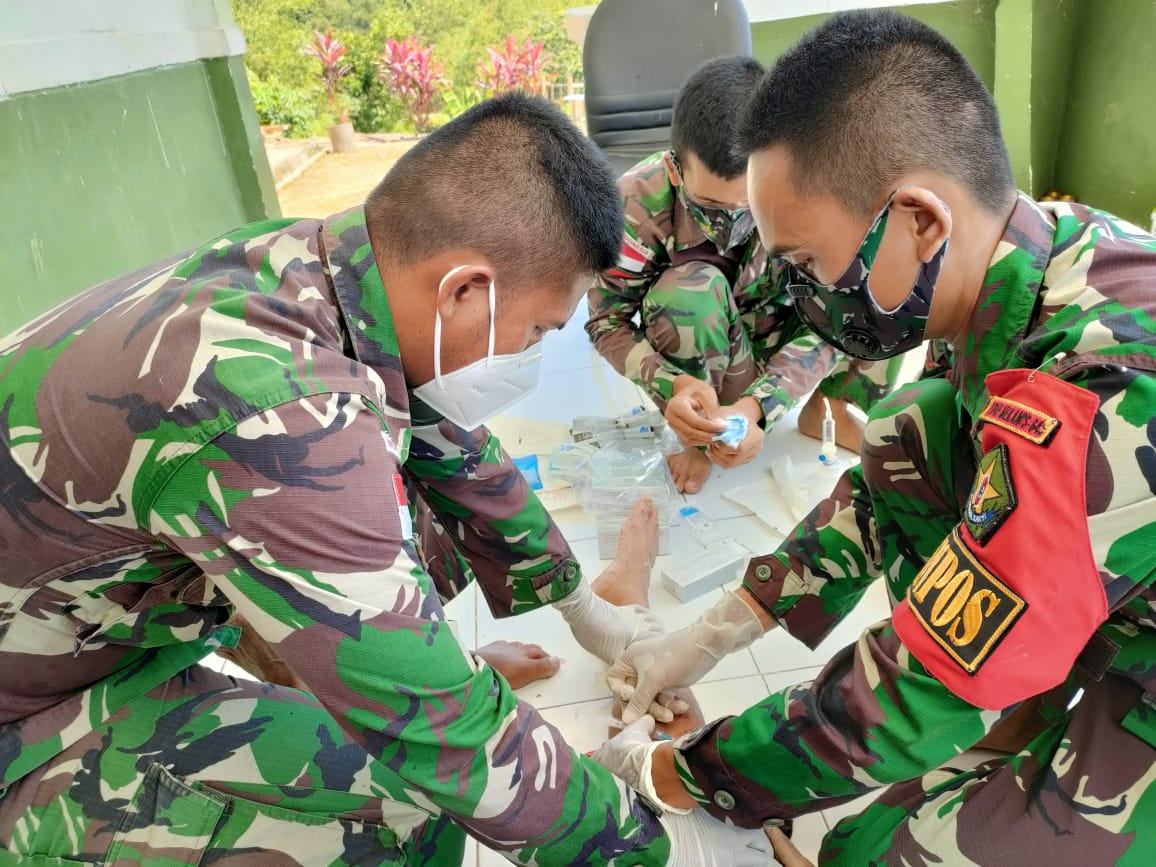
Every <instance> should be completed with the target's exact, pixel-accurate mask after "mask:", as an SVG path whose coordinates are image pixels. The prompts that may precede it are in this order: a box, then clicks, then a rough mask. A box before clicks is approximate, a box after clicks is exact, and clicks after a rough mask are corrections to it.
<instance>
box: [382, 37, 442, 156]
mask: <svg viewBox="0 0 1156 867" xmlns="http://www.w3.org/2000/svg"><path fill="white" fill-rule="evenodd" d="M380 75H381V80H382V81H384V82H385V83H386V85H387V86H388V87H389V88H390V89H391V90H392V91H393V92H394V93H396V94H397V95H398V97H400V98H401V101H402V102H403V103H405V106H406V108H407V109H409V115H410V117H411V118H412V119H413V126H414V129H415V130H417V132H419V133H421V132H425V131H426V130H427V129H428V128H429V116H430V114H431V113H432V112H433V110H434V109H435V108H436V107H437V101H438V96H439V94H440V92H441V89H442V88H443V87H444V86H445V85H446V83H447V81H446V76H445V64H443V63H442V62H441V61H439V60H435V59H434V56H433V46H432V45H429V46H423V45H422V44H421V43H420V42H419V41H418V39H417V37H416V36H407V37H406V38H405V39H404V40H403V41H401V42H398V41H397V40H396V39H389V40H387V41H386V43H385V50H384V51H383V52H382V53H381V72H380Z"/></svg>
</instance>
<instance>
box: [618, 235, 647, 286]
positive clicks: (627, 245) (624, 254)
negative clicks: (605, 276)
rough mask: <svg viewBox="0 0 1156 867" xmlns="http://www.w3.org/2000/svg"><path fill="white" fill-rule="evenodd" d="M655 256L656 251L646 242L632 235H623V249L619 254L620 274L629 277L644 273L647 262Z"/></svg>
mask: <svg viewBox="0 0 1156 867" xmlns="http://www.w3.org/2000/svg"><path fill="white" fill-rule="evenodd" d="M653 258H654V253H652V252H651V251H650V248H648V247H647V246H646V245H645V244H643V243H642V242H641V241H637V240H635V239H634V238H632V237H630V235H623V236H622V250H621V251H620V252H619V254H618V267H617V268H615V269H614V271H617V272H618V276H621V277H625V278H627V279H629V278H630V277H636V276H638V275H639V274H641V273H642V269H643V268H644V267H646V263H648V262H650V261H651V260H652V259H653Z"/></svg>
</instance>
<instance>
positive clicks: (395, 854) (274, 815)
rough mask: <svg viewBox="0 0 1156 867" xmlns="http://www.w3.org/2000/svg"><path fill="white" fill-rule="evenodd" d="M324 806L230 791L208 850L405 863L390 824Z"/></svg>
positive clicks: (299, 859) (266, 858) (318, 860)
mask: <svg viewBox="0 0 1156 867" xmlns="http://www.w3.org/2000/svg"><path fill="white" fill-rule="evenodd" d="M283 797H284V796H283ZM325 806H326V805H323V804H322V803H320V802H319V801H313V802H312V803H310V799H309V798H308V797H306V798H303V799H302V800H301V803H300V809H299V810H293V809H287V808H285V807H279V806H276V805H274V804H266V803H262V802H259V801H250V800H245V799H242V798H238V797H230V798H229V811H228V815H227V816H226V818H225V821H224V822H223V823H222V825H221V827H220V828H219V829H218V831H217V834H216V836H215V837H214V838H213V841H212V845H211V847H210V850H211V851H212V852H214V853H216V852H217V851H218V850H220V851H221V853H222V854H223V853H227V852H229V851H231V850H237V851H242V852H252V853H254V858H255V859H260V860H255V862H254V863H261V864H264V863H269V864H277V865H288V864H300V865H303V867H311V865H314V864H342V865H371V864H372V865H383V864H392V865H400V864H405V863H407V857H406V855H407V853H406V851H405V849H403V847H402V845H401V844H400V842H399V840H398V836H397V834H396V833H395V832H394V831H393V830H391V829H390V828H388V827H386V826H384V825H380V824H376V823H372V822H365V821H360V819H359V818H358V817H355V816H353V815H348V814H347V815H334V814H332V813H328V812H320V810H324V809H325ZM309 810H318V811H319V812H309ZM405 842H406V843H409V841H408V840H407V841H405ZM256 853H260V854H259V855H258V854H256ZM459 863H460V860H459Z"/></svg>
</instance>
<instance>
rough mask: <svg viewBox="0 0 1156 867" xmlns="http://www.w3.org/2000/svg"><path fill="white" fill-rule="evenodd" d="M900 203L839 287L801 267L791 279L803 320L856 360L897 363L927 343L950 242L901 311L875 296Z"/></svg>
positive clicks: (876, 225)
mask: <svg viewBox="0 0 1156 867" xmlns="http://www.w3.org/2000/svg"><path fill="white" fill-rule="evenodd" d="M894 198H895V193H892V194H891V198H889V199H888V200H887V204H886V205H884V206H883V210H881V211H880V212H879V215H878V216H877V217H876V218H875V221H874V222H873V223H872V224H871V228H870V229H869V230H868V231H867V236H866V237H865V238H864V239H863V243H862V244H860V245H859V251H858V252H857V253H856V254H855V258H854V259H852V260H851V264H850V265H849V266H848V268H847V270H846V271H844V272H843V275H842V276H841V277H839V278H838V279H837V280H836V281H835V282H834V283H830V284H827V283H820V282H819V281H818V280H816V279H814V278H813V277H811V276H809V275H808V274H806V273H804V272H803V271H802V270H801V269H799V268H798V267H792V268H791V272H792V273H791V275H790V277H789V278H788V283H787V292H788V293H789V294H790V296H791V298H792V299H793V300H794V304H795V309H796V310H797V311H798V312H799V317H800V318H801V319H802V320H803V321H804V322H806V323H807V325H809V326H810V328H811V330H813V331H814V332H815V333H816V334H818V335H819V336H820V337H822V338H823V339H824V340H825V341H827V342H828V343H830V344H831V345H832V346H834V347H836V348H838V349H840V350H842V351H843V352H845V353H846V354H847V355H851V356H854V357H855V358H865V359H870V360H873V361H874V360H878V359H881V358H891V357H892V356H895V355H899V354H901V353H904V352H906V351H907V350H909V349H913V348H914V347H916V346H918V345H919V344H920V343H922V342H923V334H924V332H925V331H926V329H927V316H928V313H929V312H930V310H931V298H932V296H933V295H934V294H935V284H936V283H937V282H938V280H939V272H940V270H941V268H942V267H943V257H944V256H945V255H946V254H947V244H948V240H950V239H944V242H943V244H942V245H941V246H940V248H939V249H938V250H937V251H936V253H935V255H934V256H932V257H931V261H930V262H925V263H923V264H922V266H921V267H920V269H919V276H918V277H917V278H916V280H915V285H914V286H913V287H912V288H911V293H910V294H909V295H908V296H907V298H906V299H905V300H904V301H903V302H902V303H901V304H900V305H899V306H898V307H896V308H895V309H893V310H884V309H883V308H882V307H880V306H879V304H878V302H876V300H875V296H874V295H872V294H871V267H872V266H873V265H874V264H875V257H876V256H877V255H878V253H879V244H880V242H881V241H882V240H883V232H884V230H885V229H886V228H887V216H888V214H889V213H890V212H891V201H892V199H894ZM944 207H945V208H946V207H947V205H944Z"/></svg>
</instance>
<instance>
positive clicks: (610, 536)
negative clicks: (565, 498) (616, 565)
mask: <svg viewBox="0 0 1156 867" xmlns="http://www.w3.org/2000/svg"><path fill="white" fill-rule="evenodd" d="M557 454H558V453H557V452H556V453H555V455H557ZM551 466H554V459H553V458H552V459H551ZM569 479H570V484H571V486H572V487H573V490H574V496H575V499H577V501H578V503H579V505H581V506H582V508H584V509H585V510H586V511H587V512H589V513H590V514H591V515H592V516H593V517H594V525H595V528H596V531H597V538H598V555H599V557H601V558H602V559H603V560H609V559H611V558H613V557H614V553H615V550H616V549H617V547H618V537H619V534H620V533H621V531H622V525H623V523H625V521H626V519H627V517H629V515H630V510H631V509H632V508H633V507H634V504H635V502H637V501H638V500H639V499H640V498H642V497H649V498H650V499H651V500H652V501H653V502H654V506H655V509H656V510H657V511H658V553H659V554H668V553H670V523H671V520H672V519H673V518H674V516H675V514H676V513H677V511H678V508H679V506H681V505H682V499H681V497H679V494H678V489H677V488H676V487H675V486H674V479H672V478H671V476H670V470H669V469H668V468H667V465H666V456H665V455H664V454H663V452H662V450H661V449H659V448H658V447H657V444H655V443H653V442H652V443H650V444H649V445H646V446H639V445H635V444H633V443H630V442H628V441H626V440H622V441H616V442H611V443H610V444H608V445H606V446H604V447H602V448H599V449H594V450H593V451H592V452H591V453H589V454H588V455H587V456H586V457H585V458H584V459H583V460H580V461H578V462H576V463H575V464H574V465H573V466H572V467H571V468H570V470H569Z"/></svg>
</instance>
